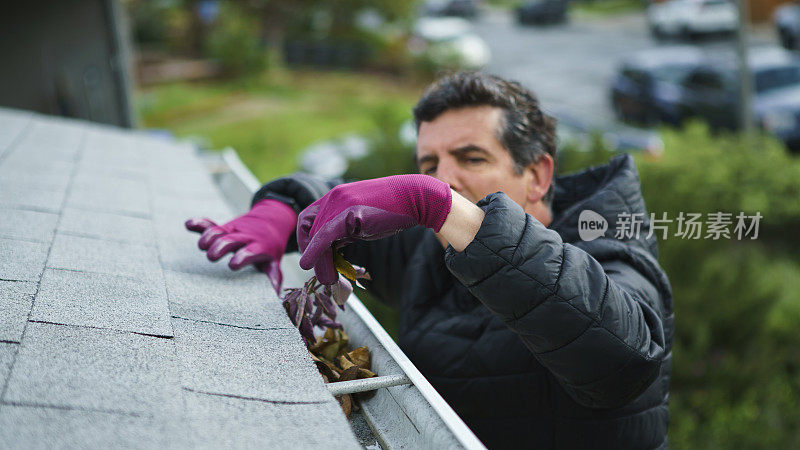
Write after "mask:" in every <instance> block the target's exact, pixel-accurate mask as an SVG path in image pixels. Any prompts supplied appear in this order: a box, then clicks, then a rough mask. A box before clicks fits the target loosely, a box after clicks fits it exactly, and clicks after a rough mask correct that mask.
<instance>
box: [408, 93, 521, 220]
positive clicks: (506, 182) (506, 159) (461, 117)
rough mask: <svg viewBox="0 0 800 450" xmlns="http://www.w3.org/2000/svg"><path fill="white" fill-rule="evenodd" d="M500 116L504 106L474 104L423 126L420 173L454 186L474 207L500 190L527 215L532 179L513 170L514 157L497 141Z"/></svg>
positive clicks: (419, 139)
mask: <svg viewBox="0 0 800 450" xmlns="http://www.w3.org/2000/svg"><path fill="white" fill-rule="evenodd" d="M502 118H503V110H502V109H500V108H496V107H493V106H476V107H468V108H459V109H452V110H448V111H446V112H444V113H442V114H441V115H439V116H438V117H437V118H436V119H434V120H433V121H431V122H422V123H421V124H420V126H419V133H418V138H417V164H418V166H419V170H420V173H422V174H425V175H431V176H433V177H436V178H437V179H439V180H442V181H444V182H445V183H448V184H450V187H452V188H453V190H455V191H456V192H458V193H459V194H461V195H463V196H464V197H466V198H467V199H468V200H470V201H471V202H473V203H477V202H478V200H480V199H482V198H483V197H485V196H487V195H489V194H492V193H494V192H498V191H502V192H504V193H505V194H506V195H508V196H509V197H510V198H511V199H512V200H514V201H515V202H517V203H518V204H519V205H520V206H522V208H523V209H525V210H526V211H528V210H529V209H530V208H529V207H530V206H531V205H530V203H531V199H530V198H529V197H530V195H529V194H530V186H531V181H532V179H533V177H534V175H533V172H531V171H529V170H525V171H523V173H522V174H517V173H516V172H515V171H514V160H513V159H512V158H511V154H510V153H509V152H508V150H506V149H505V148H504V147H503V145H502V144H500V141H499V140H498V139H497V132H498V130H499V126H500V124H501V121H502ZM529 212H530V211H529Z"/></svg>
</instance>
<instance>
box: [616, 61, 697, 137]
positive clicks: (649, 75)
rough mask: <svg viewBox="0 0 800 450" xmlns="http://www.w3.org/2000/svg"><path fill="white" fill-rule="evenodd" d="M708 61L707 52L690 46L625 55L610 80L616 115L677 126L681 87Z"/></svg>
mask: <svg viewBox="0 0 800 450" xmlns="http://www.w3.org/2000/svg"><path fill="white" fill-rule="evenodd" d="M705 60H706V58H705V55H704V53H703V52H702V51H701V50H699V49H698V48H697V47H691V46H672V47H659V48H655V49H649V50H644V51H641V52H637V53H634V54H633V55H631V56H629V57H627V58H625V59H624V60H623V61H622V62H621V63H620V64H619V66H618V68H617V72H616V75H615V76H614V78H613V79H612V81H611V93H610V94H611V95H610V97H611V105H612V108H613V110H614V114H615V115H616V116H617V118H618V119H619V120H622V121H623V122H633V123H639V124H644V125H652V124H655V123H658V122H666V123H670V124H673V125H677V124H678V123H679V122H680V120H681V117H680V115H679V112H678V110H677V109H676V108H677V107H676V105H677V97H678V96H679V95H680V94H679V92H680V90H679V87H678V86H680V84H681V83H682V82H683V80H684V79H685V77H686V76H687V75H688V74H689V73H690V72H691V71H692V70H694V69H695V68H697V67H699V66H700V65H702V64H703V63H704V62H705Z"/></svg>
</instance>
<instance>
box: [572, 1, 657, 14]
mask: <svg viewBox="0 0 800 450" xmlns="http://www.w3.org/2000/svg"><path fill="white" fill-rule="evenodd" d="M571 9H572V12H573V13H575V15H576V16H577V17H593V16H613V15H616V14H625V13H632V12H638V11H644V10H645V5H644V3H642V1H641V0H594V1H584V2H574V3H572V7H571Z"/></svg>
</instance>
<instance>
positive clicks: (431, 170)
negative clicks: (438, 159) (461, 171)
mask: <svg viewBox="0 0 800 450" xmlns="http://www.w3.org/2000/svg"><path fill="white" fill-rule="evenodd" d="M422 173H423V174H424V175H431V174H433V173H436V166H430V167H427V168H425V169H423V170H422Z"/></svg>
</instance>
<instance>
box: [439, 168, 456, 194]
mask: <svg viewBox="0 0 800 450" xmlns="http://www.w3.org/2000/svg"><path fill="white" fill-rule="evenodd" d="M436 178H438V179H439V180H440V181H444V182H445V183H447V184H449V185H450V188H452V189H453V190H454V191H456V192H461V188H462V186H461V181H460V177H459V175H458V167H455V166H454V165H453V164H449V163H441V162H440V163H439V167H437V168H436Z"/></svg>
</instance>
